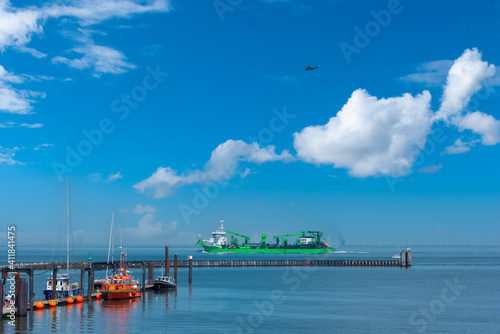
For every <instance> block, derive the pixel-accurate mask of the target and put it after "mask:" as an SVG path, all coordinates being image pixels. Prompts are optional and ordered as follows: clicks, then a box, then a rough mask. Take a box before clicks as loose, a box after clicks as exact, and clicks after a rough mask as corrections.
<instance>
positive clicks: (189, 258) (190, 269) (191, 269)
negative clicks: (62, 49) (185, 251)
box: [188, 255, 193, 284]
mask: <svg viewBox="0 0 500 334" xmlns="http://www.w3.org/2000/svg"><path fill="white" fill-rule="evenodd" d="M188 260H189V284H191V283H192V282H193V256H192V255H189V256H188Z"/></svg>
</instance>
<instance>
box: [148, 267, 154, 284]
mask: <svg viewBox="0 0 500 334" xmlns="http://www.w3.org/2000/svg"><path fill="white" fill-rule="evenodd" d="M148 282H149V284H151V282H153V264H152V263H151V262H149V263H148Z"/></svg>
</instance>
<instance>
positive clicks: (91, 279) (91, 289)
mask: <svg viewBox="0 0 500 334" xmlns="http://www.w3.org/2000/svg"><path fill="white" fill-rule="evenodd" d="M94 278H95V270H94V263H93V262H91V263H90V272H89V288H88V291H87V294H88V295H89V296H92V294H93V293H94Z"/></svg>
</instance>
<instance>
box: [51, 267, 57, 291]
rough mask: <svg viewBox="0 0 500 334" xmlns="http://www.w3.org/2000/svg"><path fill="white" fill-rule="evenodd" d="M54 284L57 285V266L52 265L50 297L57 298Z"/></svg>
mask: <svg viewBox="0 0 500 334" xmlns="http://www.w3.org/2000/svg"><path fill="white" fill-rule="evenodd" d="M56 285H57V267H56V266H54V269H52V299H56V298H57V294H56Z"/></svg>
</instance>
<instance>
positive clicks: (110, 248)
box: [94, 206, 115, 290]
mask: <svg viewBox="0 0 500 334" xmlns="http://www.w3.org/2000/svg"><path fill="white" fill-rule="evenodd" d="M114 222H115V207H114V206H113V213H112V214H111V228H110V230H109V244H108V260H107V261H106V264H107V266H106V276H105V278H102V279H96V280H94V289H96V290H101V288H102V285H103V284H104V283H106V282H107V281H108V280H110V279H111V278H112V276H108V267H109V255H110V254H111V263H113V262H114V261H113V260H114V251H113V240H114V238H113V232H114V230H113V227H114Z"/></svg>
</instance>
